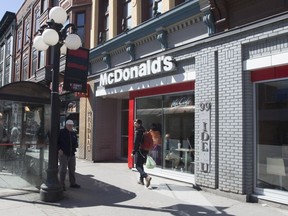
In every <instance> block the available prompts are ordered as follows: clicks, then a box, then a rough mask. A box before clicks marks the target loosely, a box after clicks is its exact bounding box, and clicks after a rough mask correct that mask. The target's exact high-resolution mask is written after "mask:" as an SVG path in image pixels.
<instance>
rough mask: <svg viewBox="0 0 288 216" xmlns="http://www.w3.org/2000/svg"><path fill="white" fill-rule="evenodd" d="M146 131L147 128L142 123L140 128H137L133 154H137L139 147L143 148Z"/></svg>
mask: <svg viewBox="0 0 288 216" xmlns="http://www.w3.org/2000/svg"><path fill="white" fill-rule="evenodd" d="M144 132H145V128H144V127H143V126H142V125H141V126H140V127H139V128H136V129H135V134H134V148H133V152H132V154H135V153H136V152H137V151H138V150H139V149H141V144H142V140H143V133H144Z"/></svg>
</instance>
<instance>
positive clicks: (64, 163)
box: [59, 154, 76, 186]
mask: <svg viewBox="0 0 288 216" xmlns="http://www.w3.org/2000/svg"><path fill="white" fill-rule="evenodd" d="M59 163H60V166H59V174H60V183H61V185H62V186H65V178H66V173H67V167H68V170H69V181H70V185H74V184H76V179H75V167H76V158H75V155H74V156H66V155H64V154H62V155H59Z"/></svg>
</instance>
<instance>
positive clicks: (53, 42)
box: [33, 7, 81, 202]
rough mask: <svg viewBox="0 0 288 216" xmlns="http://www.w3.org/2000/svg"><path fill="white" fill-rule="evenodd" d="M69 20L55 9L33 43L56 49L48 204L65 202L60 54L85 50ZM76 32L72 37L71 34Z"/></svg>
mask: <svg viewBox="0 0 288 216" xmlns="http://www.w3.org/2000/svg"><path fill="white" fill-rule="evenodd" d="M66 20H67V13H66V11H65V10H64V9H63V8H61V7H53V8H51V10H50V11H49V20H48V21H47V22H46V23H47V25H43V26H41V27H40V29H39V31H38V32H39V34H38V35H37V36H36V37H35V38H34V40H33V46H34V47H35V49H37V50H39V51H44V50H47V49H48V47H49V46H52V48H53V54H54V57H53V70H52V89H51V119H50V121H51V122H50V137H49V158H48V169H47V171H46V172H47V178H46V182H45V183H43V184H42V185H41V188H40V199H41V200H42V201H45V202H56V201H58V200H61V199H62V198H63V188H62V186H61V185H60V182H59V180H58V148H57V142H58V131H59V125H60V101H59V90H58V88H59V66H60V54H61V52H62V53H63V54H64V53H65V51H66V47H67V48H68V49H73V50H76V49H78V48H79V47H80V46H81V39H80V37H79V36H78V35H77V34H73V32H75V31H76V27H75V26H74V25H73V24H67V25H66V26H63V25H64V23H65V22H66ZM69 28H72V33H71V34H68V33H67V31H68V29H69Z"/></svg>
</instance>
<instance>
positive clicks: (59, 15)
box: [49, 6, 67, 25]
mask: <svg viewBox="0 0 288 216" xmlns="http://www.w3.org/2000/svg"><path fill="white" fill-rule="evenodd" d="M49 19H53V20H54V22H55V23H58V24H62V25H63V24H64V23H65V22H66V20H67V13H66V11H65V10H64V9H63V8H62V7H59V6H56V7H53V8H51V10H50V11H49Z"/></svg>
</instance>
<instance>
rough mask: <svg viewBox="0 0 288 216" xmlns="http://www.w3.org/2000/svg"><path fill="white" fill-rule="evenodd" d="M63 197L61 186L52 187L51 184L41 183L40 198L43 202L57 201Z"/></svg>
mask: <svg viewBox="0 0 288 216" xmlns="http://www.w3.org/2000/svg"><path fill="white" fill-rule="evenodd" d="M62 199H63V189H62V187H53V186H51V185H49V186H48V185H46V183H44V184H42V185H41V189H40V200H41V201H44V202H57V201H59V200H62Z"/></svg>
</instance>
